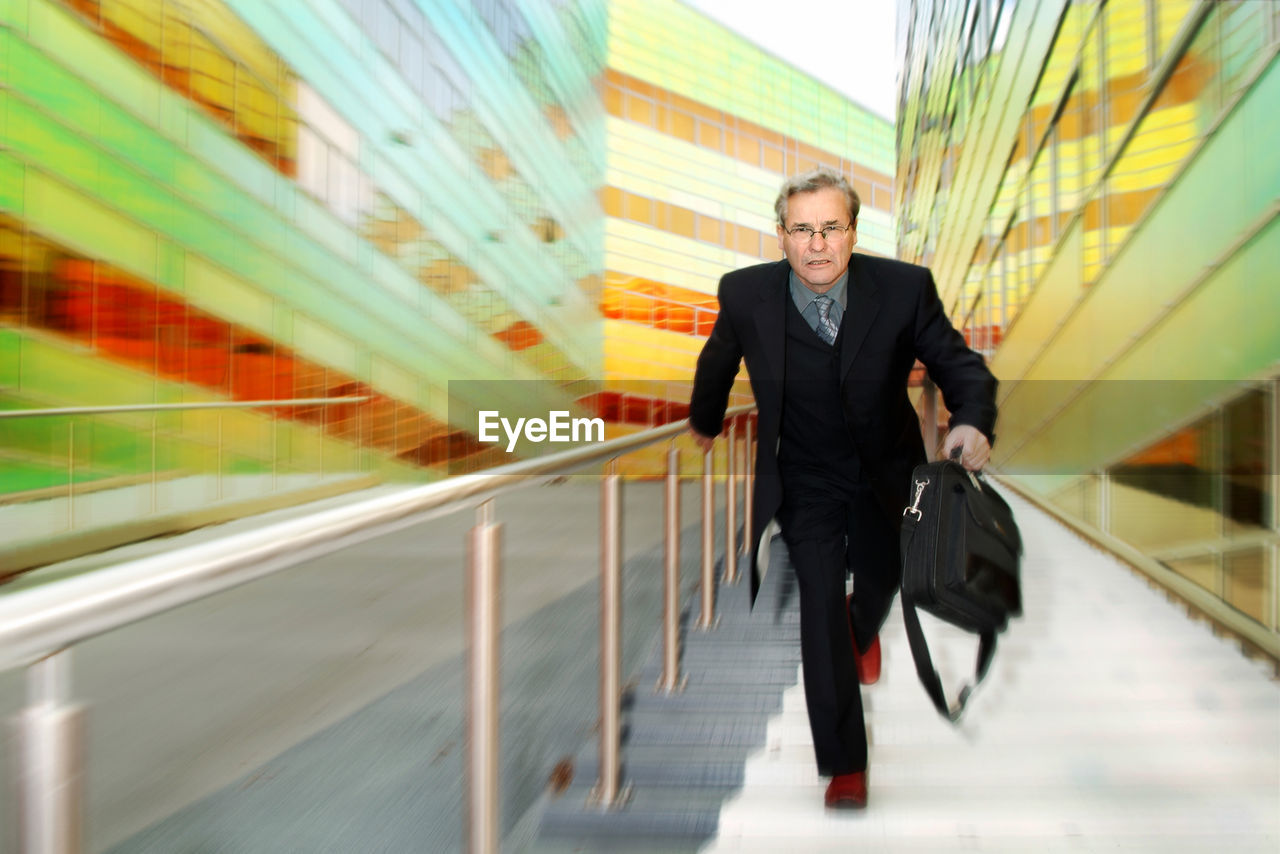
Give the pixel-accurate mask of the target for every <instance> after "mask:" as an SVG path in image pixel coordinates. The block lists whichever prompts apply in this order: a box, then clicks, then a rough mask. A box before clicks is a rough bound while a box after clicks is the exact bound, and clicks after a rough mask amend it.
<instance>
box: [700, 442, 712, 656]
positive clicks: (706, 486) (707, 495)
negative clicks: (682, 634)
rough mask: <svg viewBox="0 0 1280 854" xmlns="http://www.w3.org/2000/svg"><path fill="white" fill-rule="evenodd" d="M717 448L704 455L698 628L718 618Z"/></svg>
mask: <svg viewBox="0 0 1280 854" xmlns="http://www.w3.org/2000/svg"><path fill="white" fill-rule="evenodd" d="M715 473H716V462H715V449H714V448H712V449H710V450H708V451H707V452H706V453H704V454H703V455H702V615H701V617H700V618H699V619H698V628H700V629H702V630H704V631H705V630H708V629H710V628H711V627H712V626H713V625H714V624H715V619H716V610H715V609H716V493H715Z"/></svg>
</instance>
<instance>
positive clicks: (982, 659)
mask: <svg viewBox="0 0 1280 854" xmlns="http://www.w3.org/2000/svg"><path fill="white" fill-rule="evenodd" d="M902 620H903V622H904V623H906V626H907V640H908V642H910V644H911V657H912V658H913V659H915V662H916V673H917V674H919V676H920V683H921V684H922V685H924V690H925V691H926V692H927V693H928V695H929V698H930V699H931V700H933V705H934V706H935V707H936V708H937V710H938V712H939V713H940V714H941V715H942V716H943V717H945V718H946V719H947V720H949V721H951V722H952V723H956V722H957V721H959V720H960V715H961V714H962V713H963V712H964V707H965V704H966V703H968V702H969V695H970V694H972V693H973V689H974V688H977V687H978V683H979V682H981V681H982V677H984V676H986V675H987V668H989V667H990V666H991V659H992V657H993V656H994V655H995V654H996V633H995V630H994V629H987V630H985V631H983V632H982V633H981V634H980V635H979V641H978V666H977V669H976V670H975V672H974V677H973V682H971V683H969V684H968V685H966V686H964V687H963V688H961V689H960V696H959V698H958V699H957V700H956V703H955V705H954V706H953V705H950V704H948V703H947V697H946V695H945V694H944V693H943V690H942V677H941V676H939V675H938V671H937V670H936V669H934V666H933V656H931V655H929V644H928V642H927V641H925V638H924V629H923V628H921V626H920V616H919V615H918V614H917V613H916V606H915V604H914V603H913V602H910V601H908V600H907V597H906V596H903V597H902Z"/></svg>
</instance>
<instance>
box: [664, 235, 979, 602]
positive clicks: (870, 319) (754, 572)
mask: <svg viewBox="0 0 1280 854" xmlns="http://www.w3.org/2000/svg"><path fill="white" fill-rule="evenodd" d="M790 272H791V266H790V264H788V262H787V261H786V260H782V261H777V262H772V263H767V264H758V265H756V266H753V267H746V268H744V269H741V270H735V271H734V272H732V273H728V274H727V275H725V276H724V277H723V278H722V279H721V280H720V288H719V292H718V296H719V300H720V314H719V316H718V317H717V318H716V322H715V325H714V327H713V328H712V330H711V335H710V336H709V337H708V338H707V343H706V344H705V345H704V346H703V348H702V353H701V355H699V356H698V367H697V372H696V374H695V376H694V382H693V394H692V399H691V400H690V403H689V423H690V424H691V425H692V426H693V428H694V429H696V430H697V431H698V432H699V433H702V434H704V435H707V436H715V435H718V434H719V433H720V431H721V429H722V427H723V426H724V413H725V409H726V408H727V405H728V396H729V389H730V387H731V386H732V385H733V380H734V377H735V376H736V375H737V373H738V365H739V363H740V362H741V361H742V360H743V359H745V360H746V364H747V374H748V375H749V377H750V380H751V390H752V392H753V393H754V395H755V399H756V406H757V409H758V418H759V431H758V438H759V444H758V446H757V449H756V467H755V473H756V474H755V477H756V484H755V502H754V506H753V507H752V510H751V513H752V531H754V532H755V542H753V543H751V597H752V601H753V602H754V601H755V596H756V593H757V591H758V590H759V585H760V577H759V571H758V569H757V566H756V555H757V552H758V551H759V548H758V547H759V538H760V536H761V534H762V533H763V532H764V529H765V527H766V525H767V524H768V523H769V521H770V520H771V519H773V517H774V515H775V514H776V513H777V511H778V508H779V507H780V506H781V503H782V479H781V477H780V474H779V470H778V456H777V450H778V431H779V427H780V425H781V420H782V395H783V388H782V386H783V374H784V367H785V345H786V302H785V301H786V300H789V299H791V295H790V292H789V288H788V281H789V276H790ZM847 301H848V306H847V307H846V309H845V314H844V320H843V321H842V326H843V329H842V332H843V341H842V345H841V351H840V394H841V398H842V401H843V408H844V416H845V423H846V424H847V425H848V428H849V435H850V438H851V440H852V442H853V445H854V448H855V449H856V451H857V453H858V457H859V460H860V462H861V464H862V471H863V472H864V476H865V477H866V478H867V480H868V481H869V483H870V484H871V486H872V488H873V490H874V491H875V493H876V497H877V499H878V500H879V502H880V504H881V505H882V506H883V507H884V509H885V511H886V512H887V513H888V518H889V519H891V520H894V521H895V522H897V521H900V517H901V513H902V509H903V508H904V507H905V506H906V505H907V503H908V502H907V492H908V490H909V487H910V480H911V470H912V469H913V468H914V467H915V466H916V465H918V464H919V463H922V462H924V460H925V449H924V441H923V439H922V438H921V435H920V420H919V418H918V416H917V415H916V412H915V410H914V409H913V408H912V406H911V402H910V399H909V398H908V397H907V377H908V375H909V374H910V372H911V368H912V366H913V365H914V364H915V360H916V359H917V358H918V359H919V360H920V361H921V362H923V363H924V365H925V367H926V368H927V369H928V371H929V376H930V377H931V378H932V379H933V381H934V382H935V383H937V385H938V388H939V389H941V391H942V396H943V399H944V401H945V402H946V405H947V408H948V409H949V410H950V412H951V422H950V424H951V426H952V427H954V426H956V425H958V424H970V425H972V426H974V427H976V428H978V429H979V430H981V431H982V432H983V433H984V434H986V435H987V437H988V438H990V439H992V440H994V432H993V431H994V427H995V420H996V406H995V392H996V380H995V377H993V376H992V375H991V372H990V371H989V370H987V367H986V365H985V364H984V363H983V361H982V357H981V356H979V355H978V354H977V353H975V352H973V351H972V350H970V349H969V348H968V347H967V346H966V345H965V342H964V337H963V336H961V335H960V333H959V332H957V331H956V330H955V328H954V327H952V326H951V323H950V322H949V321H948V320H947V318H946V315H945V314H944V313H943V310H942V303H941V301H940V300H939V299H938V292H937V288H936V286H935V285H934V283H933V274H932V273H930V272H929V270H928V268H926V267H920V266H917V265H915V264H907V263H904V262H901V261H894V260H890V259H887V258H878V257H874V256H870V255H860V254H855V255H854V256H853V257H852V259H851V260H850V262H849V282H848V300H847Z"/></svg>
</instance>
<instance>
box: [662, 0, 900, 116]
mask: <svg viewBox="0 0 1280 854" xmlns="http://www.w3.org/2000/svg"><path fill="white" fill-rule="evenodd" d="M683 2H684V3H685V4H686V5H688V6H692V7H693V8H695V9H698V10H700V11H701V12H702V13H703V14H705V15H707V16H708V17H710V18H714V19H715V20H717V21H719V22H720V23H722V24H724V25H725V26H726V27H728V28H729V29H731V30H733V31H734V32H736V33H737V34H738V35H740V36H743V37H744V38H746V39H748V40H750V41H752V42H755V43H756V44H758V45H760V46H761V47H762V48H764V49H765V50H767V51H769V52H770V53H772V54H773V55H774V56H776V57H778V58H779V59H783V60H786V61H787V62H788V63H790V64H791V65H794V66H795V67H797V68H799V69H802V70H803V71H805V72H807V73H808V74H810V75H812V76H814V77H816V78H817V79H819V80H821V81H822V82H823V83H826V84H827V85H828V86H830V87H831V88H833V89H835V90H836V91H837V92H842V93H843V94H845V95H847V96H849V97H850V98H852V99H853V100H854V101H857V102H858V103H859V104H862V105H863V106H864V107H866V108H868V109H869V110H871V111H872V112H874V113H877V114H879V115H881V116H884V117H885V118H886V119H889V120H890V121H892V120H893V118H894V112H895V110H896V107H897V97H896V92H897V74H898V70H897V68H896V67H895V66H894V62H895V56H894V53H895V52H894V44H895V42H894V26H895V24H896V22H897V2H896V0H683Z"/></svg>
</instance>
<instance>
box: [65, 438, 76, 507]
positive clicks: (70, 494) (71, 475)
mask: <svg viewBox="0 0 1280 854" xmlns="http://www.w3.org/2000/svg"><path fill="white" fill-rule="evenodd" d="M75 529H76V421H75V419H74V418H72V419H70V420H68V421H67V530H68V531H74V530H75Z"/></svg>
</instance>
